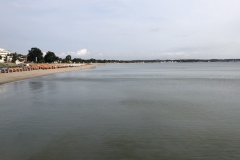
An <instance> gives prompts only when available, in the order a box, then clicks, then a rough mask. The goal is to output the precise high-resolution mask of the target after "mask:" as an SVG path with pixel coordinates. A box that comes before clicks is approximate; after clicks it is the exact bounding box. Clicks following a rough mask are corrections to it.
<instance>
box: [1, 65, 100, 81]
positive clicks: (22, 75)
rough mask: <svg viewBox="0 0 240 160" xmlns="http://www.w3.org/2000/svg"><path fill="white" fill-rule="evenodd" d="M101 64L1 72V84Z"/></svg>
mask: <svg viewBox="0 0 240 160" xmlns="http://www.w3.org/2000/svg"><path fill="white" fill-rule="evenodd" d="M98 65H99V64H91V65H83V66H80V67H69V68H59V69H48V70H42V69H40V70H32V71H23V72H13V73H0V85H1V84H4V83H9V82H14V81H19V80H23V79H28V78H33V77H39V76H46V75H50V74H55V73H61V72H69V71H77V70H83V69H89V68H93V67H95V66H98Z"/></svg>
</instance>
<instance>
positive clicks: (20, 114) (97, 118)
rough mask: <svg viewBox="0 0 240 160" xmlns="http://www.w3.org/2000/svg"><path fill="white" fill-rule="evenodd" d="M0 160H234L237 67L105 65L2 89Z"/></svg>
mask: <svg viewBox="0 0 240 160" xmlns="http://www.w3.org/2000/svg"><path fill="white" fill-rule="evenodd" d="M0 159H1V160H95V159H96V160H141V159H142V160H148V159H149V160H155V159H156V160H161V159H163V160H176V159H177V160H181V159H183V160H187V159H197V160H199V159H200V160H208V159H209V160H212V159H216V160H221V159H223V160H225V159H240V63H239V62H228V63H226V62H215V63H142V64H106V65H100V66H96V67H94V68H91V69H87V70H79V71H73V72H65V73H57V74H52V75H48V76H43V77H37V78H31V79H26V80H22V81H17V82H13V83H7V84H2V85H0Z"/></svg>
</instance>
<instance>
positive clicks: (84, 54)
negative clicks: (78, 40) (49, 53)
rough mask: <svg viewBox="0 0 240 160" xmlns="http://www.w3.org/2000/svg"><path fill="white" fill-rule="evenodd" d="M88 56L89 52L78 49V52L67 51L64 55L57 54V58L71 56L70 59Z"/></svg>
mask: <svg viewBox="0 0 240 160" xmlns="http://www.w3.org/2000/svg"><path fill="white" fill-rule="evenodd" d="M88 54H90V52H88V51H87V49H80V50H79V51H76V52H72V51H68V52H66V53H64V52H62V53H61V54H58V56H59V57H62V58H65V57H66V56H67V55H71V57H72V58H79V56H86V55H88Z"/></svg>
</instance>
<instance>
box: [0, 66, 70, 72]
mask: <svg viewBox="0 0 240 160" xmlns="http://www.w3.org/2000/svg"><path fill="white" fill-rule="evenodd" d="M68 67H69V66H68V65H49V64H44V65H30V66H23V67H10V68H2V69H1V71H0V73H13V72H22V71H31V70H40V69H42V70H47V69H57V68H68Z"/></svg>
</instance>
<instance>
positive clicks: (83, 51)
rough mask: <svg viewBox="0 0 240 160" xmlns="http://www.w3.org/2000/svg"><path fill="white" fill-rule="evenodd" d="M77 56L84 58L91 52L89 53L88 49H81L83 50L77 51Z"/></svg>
mask: <svg viewBox="0 0 240 160" xmlns="http://www.w3.org/2000/svg"><path fill="white" fill-rule="evenodd" d="M76 54H77V55H78V56H84V55H86V54H89V52H88V51H87V49H81V50H79V51H77V52H76Z"/></svg>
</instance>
